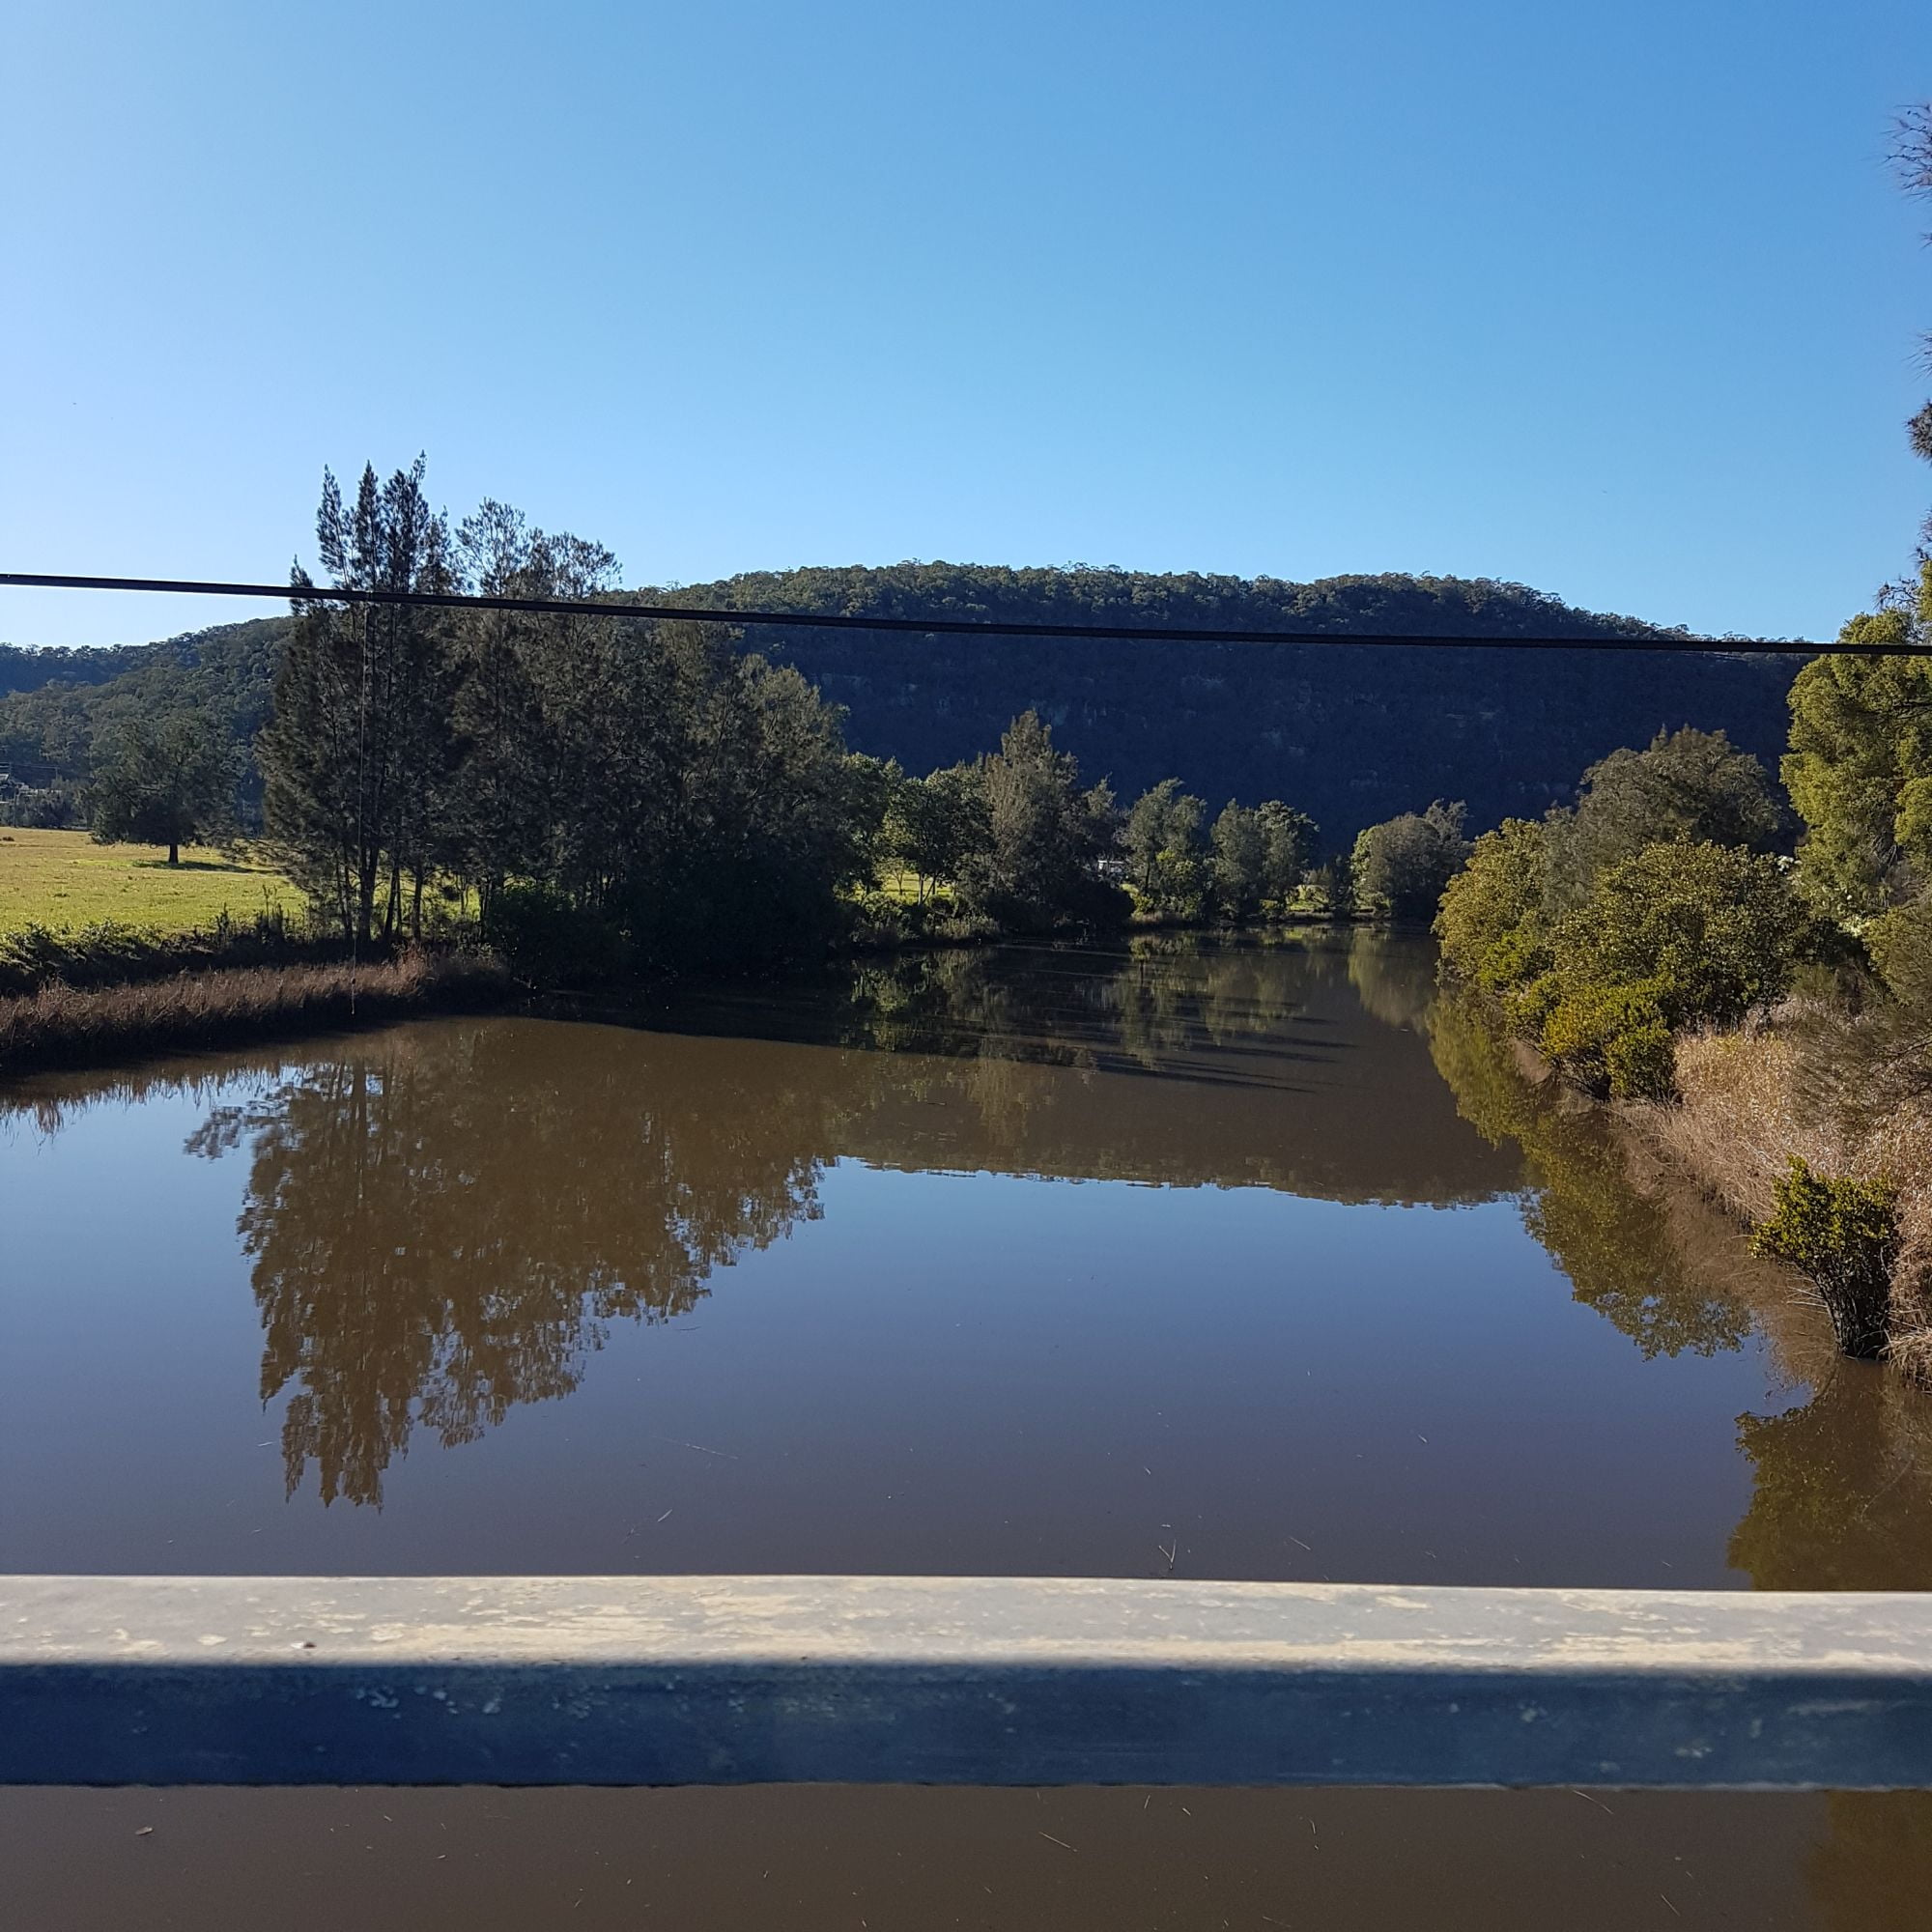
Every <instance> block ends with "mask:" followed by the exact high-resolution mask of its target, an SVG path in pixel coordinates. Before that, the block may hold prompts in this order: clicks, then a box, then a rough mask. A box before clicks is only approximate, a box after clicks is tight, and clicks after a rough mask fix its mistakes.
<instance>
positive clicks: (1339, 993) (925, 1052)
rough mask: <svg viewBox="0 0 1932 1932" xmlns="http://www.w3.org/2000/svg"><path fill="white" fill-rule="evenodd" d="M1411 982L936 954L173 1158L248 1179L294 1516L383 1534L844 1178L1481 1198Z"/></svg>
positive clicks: (523, 1059) (406, 1071) (406, 1049)
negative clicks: (429, 1459) (420, 1485)
mask: <svg viewBox="0 0 1932 1932" xmlns="http://www.w3.org/2000/svg"><path fill="white" fill-rule="evenodd" d="M1428 971H1429V963H1428V954H1427V952H1426V951H1421V950H1418V949H1417V948H1415V947H1414V945H1413V944H1412V943H1411V944H1410V945H1409V946H1408V947H1407V949H1406V952H1405V951H1404V950H1403V948H1402V947H1401V945H1400V944H1397V945H1395V946H1393V947H1392V946H1390V945H1389V943H1388V942H1386V941H1385V940H1384V939H1382V938H1381V937H1380V936H1378V935H1361V936H1358V937H1357V938H1356V940H1355V941H1354V943H1353V945H1352V947H1351V946H1350V944H1348V943H1346V942H1345V943H1344V944H1343V945H1340V946H1337V945H1336V944H1334V943H1333V942H1332V941H1328V940H1323V939H1319V938H1318V939H1317V940H1315V941H1314V942H1312V943H1309V942H1301V941H1295V940H1287V941H1279V940H1278V941H1273V942H1259V943H1249V942H1237V943H1231V944H1223V945H1214V944H1204V943H1203V942H1202V941H1200V940H1198V939H1195V938H1179V937H1170V936H1154V937H1151V938H1148V939H1141V940H1136V941H1134V942H1132V943H1131V944H1129V945H1126V946H1124V947H1122V949H1121V950H1120V951H1119V952H1116V953H1106V954H1098V955H1096V954H1094V953H1093V952H1082V951H1076V950H1071V949H1066V948H1054V947H1037V948H1020V949H1004V950H1001V951H999V952H938V953H933V954H928V955H923V956H920V957H916V958H913V959H908V960H899V961H894V962H890V963H888V964H885V965H882V966H874V967H868V968H866V969H864V970H862V971H860V972H858V973H857V974H854V975H852V976H850V977H849V978H847V979H845V980H838V981H833V982H831V983H830V984H828V985H827V986H824V987H820V988H816V989H812V990H810V992H808V993H803V994H796V993H795V994H793V995H791V996H789V997H757V998H753V999H739V1000H733V1001H729V1002H725V1003H722V1004H718V1003H714V1004H713V1005H712V1006H710V1007H708V1008H707V1007H705V1006H703V1005H694V1006H690V1007H688V1008H684V1009H679V1010H677V1011H675V1012H671V1013H668V1014H667V1013H663V1012H659V1013H656V1014H653V1015H650V1016H649V1017H648V1018H647V1019H645V1021H644V1023H643V1025H642V1027H639V1026H638V1025H637V1024H635V1023H634V1024H632V1025H630V1026H627V1027H625V1028H623V1029H622V1030H619V1029H617V1028H613V1027H609V1026H599V1025H554V1024H550V1023H547V1022H544V1021H533V1020H521V1021H519V1020H504V1019H498V1018H491V1019H481V1020H469V1021H446V1022H438V1023H432V1024H428V1025H423V1026H415V1027H408V1028H403V1029H400V1030H397V1031H394V1032H390V1033H385V1034H380V1035H374V1036H370V1037H367V1038H366V1039H363V1040H358V1041H356V1042H355V1043H354V1044H353V1045H351V1046H350V1047H348V1048H345V1049H344V1050H343V1051H342V1052H341V1053H340V1054H339V1055H333V1056H330V1057H327V1058H323V1059H320V1060H317V1061H315V1062H313V1063H311V1064H308V1065H303V1066H301V1067H299V1068H298V1070H295V1071H293V1072H289V1071H286V1070H284V1071H283V1072H282V1074H281V1076H280V1077H279V1078H277V1079H274V1080H272V1081H270V1082H268V1083H265V1086H264V1089H263V1091H262V1092H261V1093H260V1094H257V1095H256V1096H255V1097H254V1098H253V1099H251V1100H249V1101H247V1102H245V1103H243V1104H240V1105H221V1106H215V1107H214V1108H213V1110H212V1111H211V1113H210V1115H209V1118H208V1119H207V1121H206V1122H204V1124H203V1125H202V1126H201V1128H200V1129H199V1130H198V1131H197V1132H196V1134H195V1135H194V1136H193V1137H192V1139H191V1140H190V1142H189V1147H190V1150H191V1151H195V1152H199V1153H202V1154H207V1155H213V1154H216V1153H220V1152H223V1151H229V1150H239V1149H242V1148H245V1150H246V1153H247V1157H248V1160H249V1163H250V1165H249V1176H248V1184H247V1200H246V1204H245V1207H244V1209H243V1212H242V1215H241V1239H242V1243H243V1247H244V1249H245V1251H246V1253H247V1255H248V1256H249V1258H250V1260H251V1263H252V1270H253V1273H252V1279H253V1288H254V1293H255V1298H256V1301H257V1304H258V1307H259V1311H260V1318H261V1322H262V1328H263V1357H262V1370H261V1393H262V1397H263V1400H264V1401H270V1400H273V1399H275V1398H277V1397H279V1396H282V1395H284V1394H286V1397H287V1403H286V1408H285V1412H284V1418H283V1428H282V1448H283V1457H284V1469H285V1477H286V1482H287V1485H288V1490H289V1492H290V1493H291V1494H293V1493H295V1492H297V1491H298V1489H299V1488H300V1487H301V1486H302V1484H303V1483H304V1481H305V1480H306V1479H307V1474H308V1471H309V1469H310V1467H311V1465H312V1466H313V1468H314V1471H315V1480H316V1483H317V1487H318V1489H319V1492H320V1494H321V1496H322V1498H323V1499H324V1501H325V1502H327V1501H333V1500H335V1499H336V1498H338V1497H341V1498H346V1499H348V1500H349V1501H352V1502H355V1503H378V1504H379V1503H380V1502H381V1500H382V1494H383V1478H384V1470H385V1469H386V1468H387V1466H388V1464H389V1463H390V1462H391V1461H392V1459H394V1458H396V1457H398V1456H401V1455H403V1454H404V1453H405V1452H406V1450H407V1448H408V1446H409V1444H410V1441H411V1438H412V1435H413V1434H414V1433H415V1432H417V1431H426V1432H428V1433H429V1435H431V1436H432V1437H433V1439H435V1440H436V1441H437V1442H439V1443H440V1444H443V1445H455V1444H459V1443H463V1442H467V1441H469V1440H472V1439H474V1438H475V1437H477V1436H478V1435H481V1434H482V1433H483V1431H484V1430H486V1429H487V1428H488V1427H490V1426H492V1425H493V1424H496V1423H498V1422H500V1421H501V1420H502V1419H503V1418H504V1416H505V1415H506V1414H507V1413H508V1411H509V1410H510V1409H511V1407H512V1406H515V1405H517V1404H519V1403H526V1402H539V1401H544V1400H546V1399H550V1398H554V1397H558V1396H563V1395H567V1394H569V1393H570V1392H571V1391H572V1390H573V1389H575V1388H576V1387H577V1386H578V1384H579V1382H580V1380H581V1378H582V1374H583V1372H584V1365H585V1362H586V1360H587V1358H588V1356H589V1355H590V1354H591V1353H593V1352H594V1351H595V1350H597V1349H598V1348H599V1347H600V1346H601V1345H602V1342H603V1340H604V1338H605V1336H606V1334H607V1332H608V1329H609V1327H610V1324H611V1323H612V1322H614V1321H663V1320H666V1319H668V1318H670V1317H673V1316H676V1315H680V1314H683V1313H685V1312H688V1311H689V1310H690V1309H691V1308H692V1307H693V1306H694V1305H695V1303H696V1301H697V1299H698V1298H699V1297H700V1296H701V1295H703V1294H704V1293H706V1292H707V1289H706V1283H707V1280H708V1278H709V1277H710V1275H711V1274H712V1272H713V1270H715V1269H716V1268H718V1267H721V1266H724V1265H727V1264H729V1263H730V1262H732V1261H733V1260H734V1259H735V1258H736V1257H737V1256H738V1255H740V1254H742V1253H744V1252H746V1251H747V1250H751V1249H758V1248H763V1247H765V1246H767V1245H769V1244H770V1243H771V1242H773V1241H775V1240H776V1239H778V1238H779V1237H780V1236H781V1235H783V1234H784V1233H785V1232H786V1230H787V1229H788V1228H790V1227H791V1226H792V1225H793V1224H794V1223H795V1222H797V1221H799V1220H801V1219H810V1218H813V1217H815V1216H816V1215H817V1213H818V1212H819V1208H818V1197H817V1185H818V1178H819V1175H820V1172H821V1170H822V1168H823V1166H824V1165H825V1164H826V1163H827V1162H828V1161H831V1160H833V1159H836V1158H839V1157H846V1158H855V1159H858V1160H861V1161H864V1162H866V1163H867V1164H869V1165H873V1166H877V1167H883V1168H902V1169H911V1170H933V1169H939V1170H954V1171H957V1170H962V1169H963V1170H968V1171H993V1172H1001V1173H1009V1174H1023V1175H1043V1176H1053V1177H1068V1178H1081V1179H1132V1180H1137V1181H1143V1182H1153V1183H1156V1184H1165V1185H1178V1186H1188V1187H1195V1186H1203V1185H1209V1186H1264V1187H1270V1188H1275V1189H1280V1190H1283V1191H1288V1192H1293V1193H1298V1194H1305V1195H1313V1196H1320V1197H1323V1198H1329V1199H1335V1200H1343V1201H1396V1202H1415V1201H1427V1202H1431V1203H1435V1204H1438V1205H1453V1204H1457V1203H1474V1202H1480V1201H1485V1200H1489V1199H1492V1198H1493V1196H1494V1195H1495V1194H1496V1193H1498V1192H1499V1191H1504V1190H1506V1189H1507V1188H1509V1187H1510V1186H1511V1185H1513V1184H1514V1181H1515V1179H1516V1175H1517V1164H1516V1162H1515V1160H1514V1157H1513V1156H1509V1157H1504V1156H1500V1155H1498V1154H1496V1153H1495V1152H1493V1151H1491V1150H1487V1149H1485V1148H1483V1147H1482V1145H1481V1144H1480V1143H1479V1142H1478V1141H1476V1140H1475V1138H1474V1137H1473V1136H1471V1135H1469V1134H1468V1133H1467V1132H1466V1130H1465V1129H1463V1128H1462V1127H1461V1126H1460V1125H1459V1124H1458V1123H1457V1122H1456V1120H1455V1115H1454V1108H1453V1104H1452V1102H1451V1100H1450V1097H1449V1095H1448V1094H1446V1093H1445V1092H1444V1090H1443V1088H1442V1086H1441V1083H1440V1082H1439V1080H1437V1079H1436V1077H1435V1072H1434V1070H1433V1069H1432V1067H1431V1066H1430V1064H1429V1061H1428V1058H1427V1055H1426V1053H1425V1052H1424V1051H1423V1049H1422V1046H1421V1043H1420V1039H1419V1036H1417V1035H1416V1034H1415V1033H1414V1032H1413V1030H1412V1028H1413V1023H1414V1022H1415V1021H1416V1020H1417V1019H1418V1018H1419V1017H1420V1014H1421V1012H1422V1010H1423V1003H1424V1001H1425V1000H1426V997H1427V992H1428V986H1429V980H1428ZM1365 998H1367V999H1370V1000H1372V1001H1373V1003H1374V1004H1375V1005H1377V1006H1378V1008H1383V1009H1387V1010H1388V1013H1389V1016H1390V1020H1391V1022H1392V1024H1383V1023H1379V1022H1376V1021H1371V1020H1368V1019H1366V1018H1365V1017H1364V1013H1363V1001H1364V999H1365ZM1397 1013H1400V1015H1401V1018H1400V1020H1396V1019H1395V1018H1394V1016H1395V1015H1396V1014H1397ZM604 1017H617V1018H622V1019H626V1020H634V1016H633V1015H630V1014H618V1015H605V1016H604ZM1401 1028H1409V1029H1411V1030H1410V1031H1409V1032H1408V1033H1407V1034H1404V1033H1403V1032H1401V1031H1400V1030H1399V1029H1401ZM677 1029H682V1030H681V1031H678V1030H677ZM759 1034H762V1035H763V1037H754V1036H756V1035H759ZM827 1048H831V1049H834V1050H831V1051H828V1050H826V1049H827ZM270 1064H272V1063H271V1062H270ZM117 1084H119V1085H120V1086H122V1087H124V1088H125V1087H128V1086H129V1085H138V1084H139V1082H138V1080H137V1081H135V1082H133V1083H128V1082H125V1081H124V1082H121V1083H117ZM1284 1100H1287V1101H1288V1102H1290V1104H1288V1105H1286V1106H1284V1104H1283V1102H1284Z"/></svg>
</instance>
